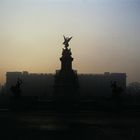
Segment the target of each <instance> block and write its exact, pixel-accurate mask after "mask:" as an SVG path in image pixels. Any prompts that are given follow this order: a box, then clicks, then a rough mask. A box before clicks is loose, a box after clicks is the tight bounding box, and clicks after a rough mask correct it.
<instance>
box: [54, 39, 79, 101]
mask: <svg viewBox="0 0 140 140" xmlns="http://www.w3.org/2000/svg"><path fill="white" fill-rule="evenodd" d="M66 39H69V38H65V42H64V43H63V44H65V48H64V49H63V50H62V57H61V58H60V61H61V69H60V70H57V71H56V74H55V84H54V94H55V97H56V98H61V99H63V98H65V99H66V98H67V99H76V98H77V96H78V76H77V72H76V71H75V70H73V69H72V61H73V58H72V57H71V55H72V53H71V49H68V46H69V45H68V42H66Z"/></svg>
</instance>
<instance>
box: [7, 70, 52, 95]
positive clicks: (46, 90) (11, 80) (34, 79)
mask: <svg viewBox="0 0 140 140" xmlns="http://www.w3.org/2000/svg"><path fill="white" fill-rule="evenodd" d="M18 78H20V79H22V81H23V84H22V85H21V95H22V96H50V95H52V92H53V84H54V75H53V74H36V73H28V72H7V73H6V91H7V94H9V95H12V93H11V91H10V87H11V86H12V85H14V84H16V82H17V79H18Z"/></svg>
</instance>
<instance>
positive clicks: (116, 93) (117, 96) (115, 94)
mask: <svg viewBox="0 0 140 140" xmlns="http://www.w3.org/2000/svg"><path fill="white" fill-rule="evenodd" d="M111 88H112V99H113V102H114V103H115V104H116V105H117V107H119V106H120V105H121V104H122V99H121V94H122V92H123V89H122V87H120V86H118V84H117V82H116V81H113V82H112V81H111Z"/></svg>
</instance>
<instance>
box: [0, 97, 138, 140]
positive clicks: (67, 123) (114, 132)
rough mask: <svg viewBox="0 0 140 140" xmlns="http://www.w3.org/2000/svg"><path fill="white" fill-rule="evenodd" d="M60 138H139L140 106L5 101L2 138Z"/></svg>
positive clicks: (1, 116) (1, 113)
mask: <svg viewBox="0 0 140 140" xmlns="http://www.w3.org/2000/svg"><path fill="white" fill-rule="evenodd" d="M129 103H130V101H129ZM58 139H60V140H106V139H107V140H139V139H140V105H134V104H131V105H125V104H124V101H123V102H120V101H119V103H118V101H117V102H115V103H114V100H113V101H112V100H111V101H109V100H107V101H105V102H104V100H101V101H100V102H99V101H97V102H96V101H94V100H92V101H89V100H85V101H82V102H78V103H77V101H76V102H75V101H73V102H71V100H70V101H68V100H61V101H58V102H57V101H56V102H55V101H53V102H52V101H51V100H47V101H46V100H34V99H28V98H27V99H23V98H22V99H18V100H15V99H14V100H10V102H9V105H8V106H7V105H4V104H1V106H0V140H58Z"/></svg>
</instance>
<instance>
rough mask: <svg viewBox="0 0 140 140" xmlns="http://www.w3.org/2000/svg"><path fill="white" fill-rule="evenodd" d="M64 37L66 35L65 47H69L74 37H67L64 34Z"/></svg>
mask: <svg viewBox="0 0 140 140" xmlns="http://www.w3.org/2000/svg"><path fill="white" fill-rule="evenodd" d="M63 37H64V42H63V44H64V45H65V48H66V49H67V48H68V46H69V41H70V40H71V39H72V37H65V36H64V35H63Z"/></svg>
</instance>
